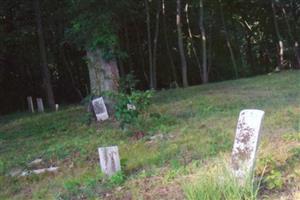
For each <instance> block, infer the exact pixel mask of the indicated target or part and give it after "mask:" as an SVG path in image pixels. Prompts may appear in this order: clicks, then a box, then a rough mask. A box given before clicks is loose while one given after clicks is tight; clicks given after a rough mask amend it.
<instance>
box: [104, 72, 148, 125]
mask: <svg viewBox="0 0 300 200" xmlns="http://www.w3.org/2000/svg"><path fill="white" fill-rule="evenodd" d="M136 83H137V80H135V78H134V76H133V75H132V74H128V75H127V76H125V77H124V78H121V79H120V80H119V91H118V92H117V93H111V94H109V95H110V96H112V97H113V99H114V100H115V102H116V104H115V117H116V119H117V120H119V121H120V122H121V126H122V127H123V126H124V125H125V124H132V123H134V122H135V120H136V119H137V118H138V116H139V115H140V114H142V113H143V112H145V110H146V109H147V108H148V107H149V105H150V102H151V98H152V96H153V92H152V91H151V90H147V91H145V92H143V91H139V90H135V89H134V88H135V85H136Z"/></svg>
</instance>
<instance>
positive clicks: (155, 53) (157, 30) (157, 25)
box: [152, 0, 161, 89]
mask: <svg viewBox="0 0 300 200" xmlns="http://www.w3.org/2000/svg"><path fill="white" fill-rule="evenodd" d="M160 10H161V4H160V0H158V3H157V11H156V16H155V18H156V22H155V35H154V40H153V72H152V74H153V88H154V89H156V87H157V73H156V72H157V70H156V68H157V63H156V60H157V40H158V35H159V16H160Z"/></svg>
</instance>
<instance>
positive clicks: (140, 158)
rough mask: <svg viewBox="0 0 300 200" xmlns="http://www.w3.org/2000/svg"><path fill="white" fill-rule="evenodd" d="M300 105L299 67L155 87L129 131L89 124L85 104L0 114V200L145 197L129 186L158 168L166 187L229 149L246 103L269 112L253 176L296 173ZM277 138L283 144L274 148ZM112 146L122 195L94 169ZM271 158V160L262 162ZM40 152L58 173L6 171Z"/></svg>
mask: <svg viewBox="0 0 300 200" xmlns="http://www.w3.org/2000/svg"><path fill="white" fill-rule="evenodd" d="M299 103H300V71H291V72H282V73H279V74H272V75H266V76H257V77H253V78H247V79H240V80H234V81H226V82H220V83H213V84H207V85H204V86H193V87H189V88H185V89H172V90H167V91H161V92H157V93H156V94H155V96H154V98H153V104H152V106H151V107H150V109H149V115H148V116H146V117H145V118H143V119H142V120H140V121H139V123H138V126H136V127H135V129H134V130H133V129H130V128H129V129H126V130H122V129H120V128H119V126H118V124H117V123H116V122H105V123H103V124H102V123H100V124H96V123H92V124H91V125H89V123H88V118H87V114H86V108H84V107H82V106H70V107H65V108H62V110H60V111H59V112H53V113H44V114H27V113H17V114H12V115H8V116H4V117H1V118H0V199H55V198H56V199H59V198H63V199H80V198H96V197H105V196H106V194H108V193H109V194H111V195H112V197H114V195H116V196H118V195H121V196H122V193H126V192H127V191H130V192H132V195H133V197H134V194H137V195H142V196H137V197H136V198H139V197H141V198H143V192H141V191H142V187H144V186H145V185H143V184H140V185H135V186H134V187H135V188H132V187H131V188H130V187H129V186H127V185H134V184H133V182H134V181H139V180H142V179H148V178H149V177H158V176H161V175H160V171H164V173H163V179H164V180H167V181H164V183H167V186H166V187H168V185H172V183H170V182H172V181H175V180H176V179H177V178H180V177H181V176H185V175H186V174H189V175H192V174H193V173H195V170H196V169H197V167H195V168H193V170H183V171H184V172H182V173H181V172H180V173H179V172H178V170H176V169H174V165H175V166H178V168H182V167H183V168H185V169H188V168H189V166H190V165H191V163H193V162H195V161H199V162H204V163H205V162H206V161H208V160H209V159H211V158H215V157H219V156H220V153H225V154H226V153H230V151H231V148H232V145H233V138H234V132H235V126H236V122H237V117H238V114H239V111H240V110H242V109H246V108H256V109H262V110H264V111H265V112H266V115H265V119H264V124H263V130H262V131H263V139H262V145H261V148H260V150H261V152H260V154H259V155H260V156H259V159H258V167H257V168H258V172H257V173H258V174H259V173H260V172H261V169H262V168H263V167H264V165H266V164H267V165H268V168H267V170H266V177H267V176H271V175H272V173H271V171H272V170H277V171H280V173H281V174H282V177H283V178H284V177H290V176H295V177H296V176H297V173H298V170H299V168H298V166H299V164H298V163H299V159H298V157H297V156H299V153H297V152H299V151H297V150H294V149H295V148H296V147H297V145H298V147H299V138H298V137H299V132H300V131H299V125H300V124H299V123H300V122H299V119H300V107H299ZM138 130H140V131H143V132H145V133H146V137H145V139H142V140H138V141H136V140H133V139H132V138H131V135H132V132H133V131H138ZM157 134H163V135H164V136H165V137H164V139H157V140H155V141H148V140H147V139H146V138H149V137H150V136H152V135H157ZM270 141H272V142H270ZM274 141H275V142H277V143H276V145H278V144H279V146H280V148H279V147H278V146H275V145H273V143H275V142H274ZM111 145H118V146H119V149H120V156H121V159H122V170H123V172H124V176H126V180H124V181H125V183H122V184H121V185H122V186H124V188H123V189H122V190H121V192H120V193H121V194H118V192H117V190H116V187H119V186H114V184H109V183H110V182H111V181H110V180H106V178H105V177H103V176H101V173H100V172H99V166H98V165H99V164H98V154H97V148H98V147H100V146H111ZM281 147H282V148H281ZM277 151H280V152H277ZM274 152H277V153H276V154H274ZM281 152H286V153H281ZM295 152H296V153H295ZM273 154H274V156H273ZM270 155H272V158H273V160H274V162H272V164H270V163H271V162H269V161H268V162H266V158H267V157H270ZM38 157H41V158H42V159H43V160H44V163H43V165H44V166H49V165H57V166H59V167H60V169H59V172H58V173H56V174H44V175H41V176H32V177H27V178H16V177H14V178H12V177H10V176H7V174H8V173H9V172H10V171H11V170H12V169H18V168H19V169H22V170H23V169H28V168H29V166H28V163H29V162H30V161H32V160H34V159H35V158H38ZM285 161H289V166H286V165H285ZM174 163H175V164H174ZM274 163H275V164H274ZM162 169H163V170H162ZM179 171H182V170H179ZM196 171H197V170H196ZM99 174H100V175H99ZM151 180H152V179H151ZM155 180H156V179H155ZM266 180H268V179H266ZM269 180H270V178H269ZM289 180H290V179H288V178H287V179H285V180H284V181H283V182H284V186H286V187H287V186H289V185H288V184H291V185H293V184H295V183H294V182H289ZM293 180H297V179H293ZM275 181H277V180H275ZM150 182H151V181H150ZM154 182H155V181H154ZM148 184H150V183H148ZM125 186H126V187H125ZM266 186H267V183H265V184H264V182H263V184H262V190H265V191H268V189H267V187H266ZM284 186H283V188H284ZM123 190H125V191H126V192H124V191H123ZM153 190H154V189H153ZM136 191H140V192H136ZM278 191H279V190H278ZM159 198H160V197H157V198H156V199H159ZM139 199H140V198H139ZM153 199H155V194H154V193H153Z"/></svg>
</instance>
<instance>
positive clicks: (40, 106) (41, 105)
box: [36, 98, 44, 112]
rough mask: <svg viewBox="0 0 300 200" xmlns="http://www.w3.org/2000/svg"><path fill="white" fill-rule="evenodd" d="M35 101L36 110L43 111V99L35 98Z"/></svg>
mask: <svg viewBox="0 0 300 200" xmlns="http://www.w3.org/2000/svg"><path fill="white" fill-rule="evenodd" d="M36 103H37V109H38V112H44V104H43V99H42V98H37V99H36Z"/></svg>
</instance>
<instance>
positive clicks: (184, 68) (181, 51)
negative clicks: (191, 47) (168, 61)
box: [176, 0, 189, 87]
mask: <svg viewBox="0 0 300 200" xmlns="http://www.w3.org/2000/svg"><path fill="white" fill-rule="evenodd" d="M176 25H177V34H178V47H179V54H180V61H181V69H182V84H183V87H187V86H188V85H189V84H188V78H187V63H186V58H185V54H184V46H183V39H182V30H181V0H177V14H176Z"/></svg>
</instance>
